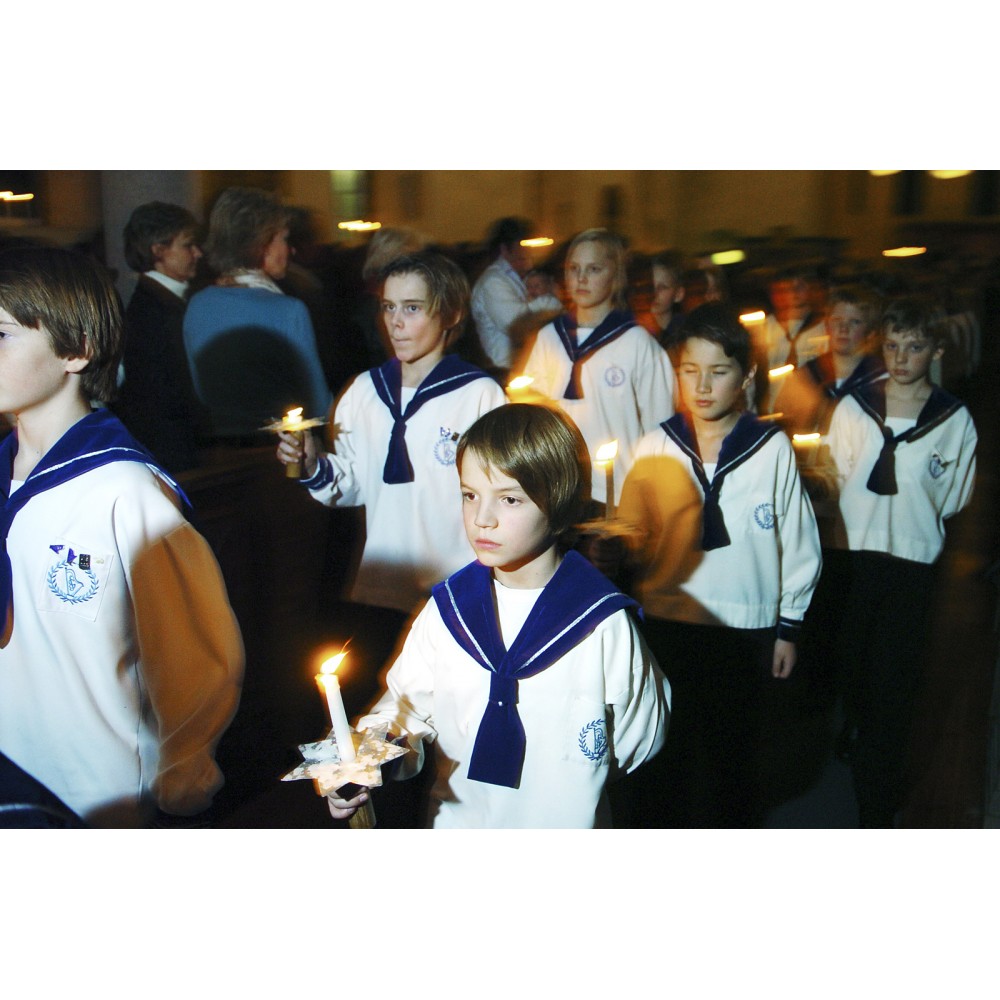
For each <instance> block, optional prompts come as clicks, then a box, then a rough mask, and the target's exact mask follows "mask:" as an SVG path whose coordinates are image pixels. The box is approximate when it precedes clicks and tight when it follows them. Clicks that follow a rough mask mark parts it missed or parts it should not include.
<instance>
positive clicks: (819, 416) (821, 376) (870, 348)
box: [781, 285, 886, 706]
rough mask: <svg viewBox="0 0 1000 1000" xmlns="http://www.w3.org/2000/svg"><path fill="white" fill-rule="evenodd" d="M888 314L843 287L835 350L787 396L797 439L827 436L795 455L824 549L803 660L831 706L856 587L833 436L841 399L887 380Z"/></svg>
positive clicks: (834, 316)
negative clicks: (838, 536)
mask: <svg viewBox="0 0 1000 1000" xmlns="http://www.w3.org/2000/svg"><path fill="white" fill-rule="evenodd" d="M881 315H882V300H881V297H880V296H879V295H878V293H877V292H875V291H873V290H872V289H869V288H866V287H865V286H863V285H848V286H844V287H842V288H839V289H835V290H834V291H833V293H832V294H831V296H830V310H829V313H828V314H827V317H826V321H825V325H826V331H827V335H828V337H829V342H830V349H829V350H828V351H827V352H826V353H824V354H821V355H819V357H816V358H813V359H812V360H810V361H807V362H806V363H805V364H804V365H802V366H801V367H799V368H797V369H796V370H795V371H794V372H791V373H790V374H789V375H788V376H786V378H785V382H784V385H783V387H782V390H781V409H782V413H783V414H784V416H783V417H782V420H781V423H782V426H783V427H784V428H785V430H786V431H787V432H788V434H789V435H792V436H793V441H794V435H796V434H799V435H820V437H818V438H816V437H812V438H809V439H805V440H803V439H800V440H799V441H798V442H796V443H795V457H796V460H797V462H798V467H799V473H800V475H801V476H802V482H803V485H804V486H805V488H806V491H807V492H808V493H809V495H810V497H811V498H812V502H813V509H814V511H815V513H816V524H817V527H818V528H819V537H820V544H821V545H822V549H823V569H822V572H821V573H820V579H819V583H818V584H817V586H816V592H815V594H814V595H813V600H812V603H811V604H810V605H809V614H808V615H807V616H806V621H805V626H804V628H803V636H802V655H803V659H804V660H805V661H806V662H807V664H808V667H809V685H810V687H811V689H812V695H813V697H814V698H815V699H816V701H817V702H818V703H819V704H821V705H827V706H828V705H832V704H833V700H834V698H835V680H836V677H835V673H836V663H835V661H836V643H837V637H838V635H839V632H840V628H841V626H842V617H843V612H844V607H845V605H844V595H845V594H846V593H847V590H848V586H849V583H850V560H849V556H848V553H847V552H846V551H844V550H842V549H840V548H838V547H837V546H836V544H835V543H834V529H835V524H836V522H837V520H838V517H839V514H838V511H837V495H836V494H837V487H836V470H835V468H834V467H833V464H832V462H831V461H830V453H829V448H828V446H827V443H826V434H827V432H828V431H829V429H830V421H831V419H832V417H833V412H834V408H835V407H836V406H837V404H838V403H839V402H840V400H841V399H843V398H844V397H845V396H847V395H849V394H850V393H851V392H853V391H854V390H855V389H857V388H860V387H861V386H864V385H866V384H868V383H869V382H873V381H875V380H877V379H882V378H885V375H886V372H885V365H884V364H883V363H882V356H881V351H880V345H879V343H878V335H879V329H880V322H881Z"/></svg>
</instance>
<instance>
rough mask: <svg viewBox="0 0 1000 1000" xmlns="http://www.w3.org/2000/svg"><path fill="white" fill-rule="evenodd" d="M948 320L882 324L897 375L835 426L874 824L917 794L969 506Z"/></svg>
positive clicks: (972, 440)
mask: <svg viewBox="0 0 1000 1000" xmlns="http://www.w3.org/2000/svg"><path fill="white" fill-rule="evenodd" d="M942 320H943V313H942V312H941V311H940V310H937V309H935V308H933V307H931V306H930V305H929V304H928V303H926V302H924V301H921V300H920V299H917V298H907V299H902V300H897V301H895V302H892V303H890V304H889V306H888V307H887V308H886V310H885V312H884V314H883V317H882V351H883V358H884V361H885V366H886V369H887V371H888V377H887V378H885V379H882V380H880V381H874V382H868V383H866V384H864V385H862V386H860V387H858V388H856V389H855V390H854V391H853V392H852V393H851V394H850V395H849V396H847V397H845V398H844V399H843V400H842V401H841V402H840V404H839V405H838V406H837V408H836V410H835V411H834V414H833V419H832V421H831V423H830V437H829V441H830V453H831V455H832V457H833V460H834V462H835V463H836V467H837V477H838V481H839V485H840V496H839V505H840V515H841V522H842V523H838V526H837V527H838V537H837V543H838V545H839V547H841V548H843V549H847V550H849V551H850V556H851V589H850V592H849V594H848V596H847V600H846V609H845V614H844V630H843V632H842V634H841V644H840V650H839V654H840V662H841V664H842V665H843V669H844V672H845V674H846V677H845V681H846V688H845V695H844V714H845V718H846V722H845V729H844V732H843V734H842V737H841V740H840V741H839V750H840V753H841V755H842V756H844V757H846V758H847V759H849V760H850V763H851V767H852V770H853V774H854V789H855V793H856V795H857V799H858V811H859V820H860V824H861V826H863V827H889V826H893V825H894V823H895V819H896V813H897V812H898V811H899V809H900V808H901V807H902V806H903V805H904V803H905V798H906V791H907V788H906V780H905V778H906V749H907V741H908V737H909V731H910V724H911V722H912V715H913V706H914V702H915V699H916V695H917V691H918V689H919V685H920V679H921V673H922V654H923V653H924V651H925V649H926V635H927V623H928V621H929V620H930V611H931V601H932V598H933V595H934V586H933V583H934V564H935V563H936V562H937V560H938V557H939V556H940V555H941V551H942V549H943V548H944V541H945V526H944V522H945V520H946V519H947V518H950V517H952V516H954V515H955V514H957V513H958V512H959V511H961V510H962V509H963V508H964V507H966V506H967V504H968V503H969V501H970V499H971V498H972V490H973V484H974V481H975V475H976V447H977V442H978V438H977V434H976V428H975V426H974V424H973V422H972V417H971V415H970V413H969V411H968V409H967V408H966V406H965V405H964V403H962V402H961V400H959V399H957V398H956V397H955V396H953V395H952V394H951V393H949V392H947V391H946V390H944V389H942V388H941V387H940V386H937V385H935V384H934V383H933V382H932V381H931V378H930V371H931V366H932V364H933V363H934V362H935V361H940V359H941V357H942V355H943V353H944V350H945V345H946V337H947V333H946V327H945V325H944V324H943V323H942Z"/></svg>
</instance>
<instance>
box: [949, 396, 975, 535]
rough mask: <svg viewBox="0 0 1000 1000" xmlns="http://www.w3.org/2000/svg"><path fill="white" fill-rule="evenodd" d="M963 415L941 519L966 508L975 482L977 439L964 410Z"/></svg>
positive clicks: (970, 419)
mask: <svg viewBox="0 0 1000 1000" xmlns="http://www.w3.org/2000/svg"><path fill="white" fill-rule="evenodd" d="M963 413H964V416H965V422H966V427H965V431H964V433H963V434H962V443H961V446H960V448H959V453H958V458H957V459H956V460H955V472H954V475H953V477H952V481H951V488H950V489H949V490H948V493H947V495H946V496H945V498H944V502H943V504H942V507H941V516H942V517H953V516H954V515H955V514H957V513H958V512H959V511H960V510H964V509H965V507H966V506H968V503H969V501H970V500H971V499H972V488H973V486H974V484H975V480H976V448H977V445H978V441H979V439H978V436H977V434H976V428H975V425H974V424H973V423H972V418H971V417H970V416H969V411H968V410H965V411H963Z"/></svg>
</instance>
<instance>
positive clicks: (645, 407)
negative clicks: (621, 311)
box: [635, 331, 677, 434]
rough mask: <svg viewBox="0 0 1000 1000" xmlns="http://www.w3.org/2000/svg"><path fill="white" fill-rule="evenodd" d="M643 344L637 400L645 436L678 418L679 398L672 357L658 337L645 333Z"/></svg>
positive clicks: (638, 373) (637, 380) (640, 356)
mask: <svg viewBox="0 0 1000 1000" xmlns="http://www.w3.org/2000/svg"><path fill="white" fill-rule="evenodd" d="M642 335H643V338H644V339H642V340H640V341H639V343H640V344H641V345H642V346H641V347H640V348H639V364H638V372H637V379H636V384H635V399H636V404H637V406H638V409H639V422H640V424H641V426H642V430H643V433H644V434H648V433H649V432H650V431H652V430H655V429H656V428H657V427H658V426H659V425H660V424H661V423H663V421H664V420H667V419H669V418H670V417H672V416H673V415H674V410H675V405H674V400H675V399H676V396H677V376H676V374H675V373H674V366H673V364H671V361H670V355H669V354H667V352H666V351H665V350H664V349H663V348H662V347H661V346H660V345H659V343H658V342H657V341H656V338H655V337H651V336H650V335H649V334H648V333H646V332H645V331H642Z"/></svg>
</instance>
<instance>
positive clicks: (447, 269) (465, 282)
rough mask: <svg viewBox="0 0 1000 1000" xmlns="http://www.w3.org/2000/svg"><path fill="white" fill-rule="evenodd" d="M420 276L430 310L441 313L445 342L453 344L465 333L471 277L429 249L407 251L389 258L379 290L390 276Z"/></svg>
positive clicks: (431, 312) (382, 274)
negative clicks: (409, 252)
mask: <svg viewBox="0 0 1000 1000" xmlns="http://www.w3.org/2000/svg"><path fill="white" fill-rule="evenodd" d="M404 274H416V275H419V276H420V277H421V278H422V279H423V281H424V284H425V285H426V286H427V313H428V315H430V316H437V315H440V316H441V318H442V319H441V321H442V324H443V325H444V326H445V331H446V334H447V335H446V337H445V343H446V344H451V343H453V342H454V341H456V340H458V338H459V337H460V336H461V334H462V330H463V329H464V327H465V320H466V317H467V316H468V315H469V295H470V294H471V293H470V291H469V279H468V278H466V276H465V273H464V272H463V271H462V269H461V268H460V267H459V266H458V264H456V263H455V262H454V261H453V260H451V259H450V258H448V257H445V256H444V255H443V254H439V253H434V252H433V251H429V250H421V251H419V252H417V253H411V254H404V255H403V256H401V257H396V258H395V259H393V260H390V261H389V263H388V264H386V265H385V267H383V268H382V271H381V273H380V275H379V289H380V291H381V290H382V289H384V287H385V283H386V281H387V280H388V279H389V278H392V277H395V276H398V275H404Z"/></svg>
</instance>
